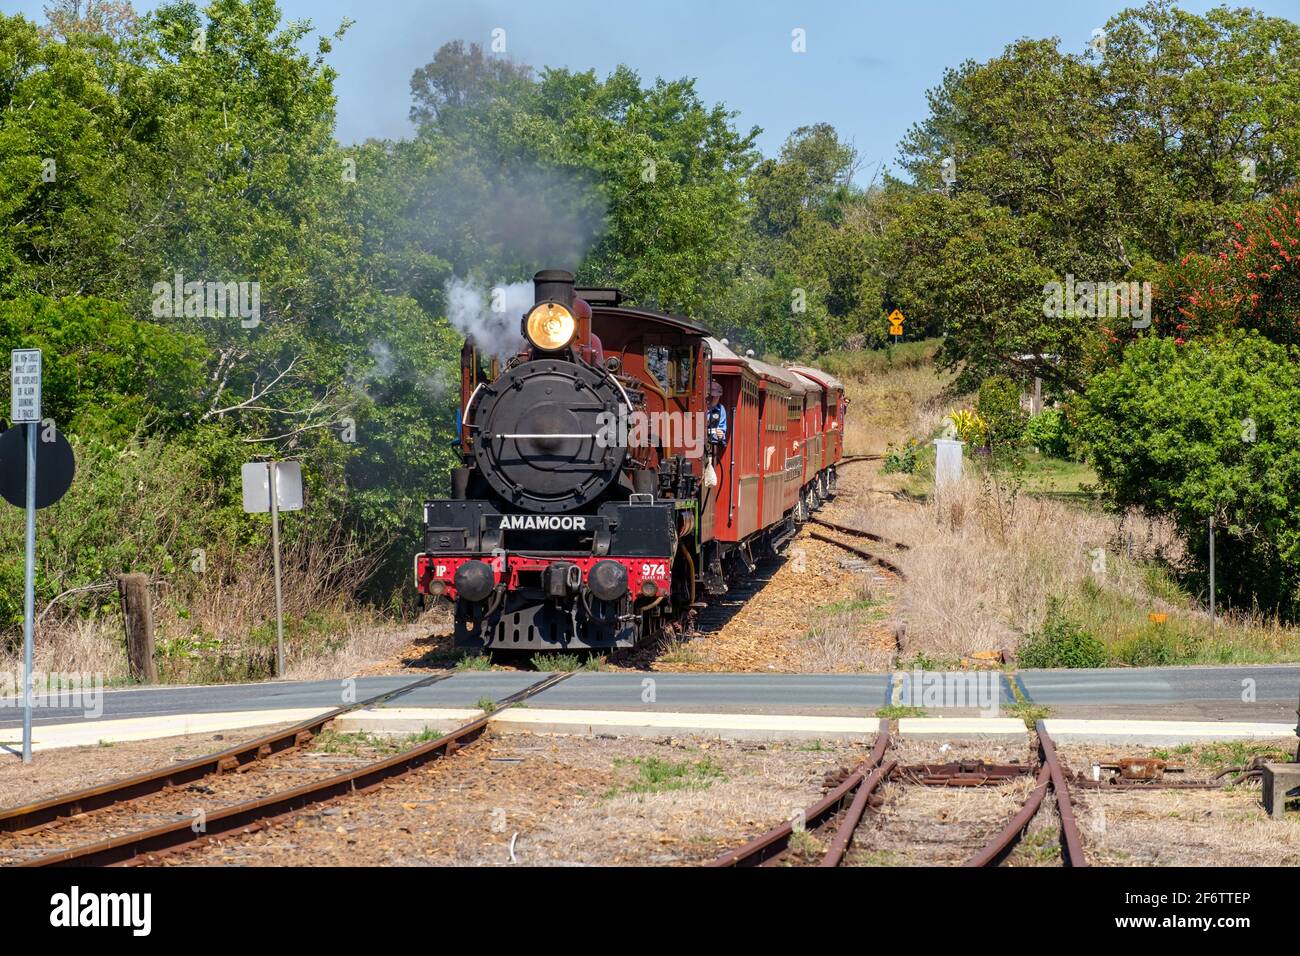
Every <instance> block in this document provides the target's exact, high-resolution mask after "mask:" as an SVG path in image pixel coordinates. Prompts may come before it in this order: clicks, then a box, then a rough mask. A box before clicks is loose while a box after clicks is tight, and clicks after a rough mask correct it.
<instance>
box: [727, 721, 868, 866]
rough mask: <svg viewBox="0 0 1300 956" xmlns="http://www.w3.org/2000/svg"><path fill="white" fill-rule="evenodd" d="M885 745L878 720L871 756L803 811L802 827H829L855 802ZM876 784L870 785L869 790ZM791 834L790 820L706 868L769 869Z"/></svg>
mask: <svg viewBox="0 0 1300 956" xmlns="http://www.w3.org/2000/svg"><path fill="white" fill-rule="evenodd" d="M889 742H890V741H889V721H888V720H884V719H882V720H881V721H880V730H879V732H878V733H877V735H876V743H875V746H874V747H873V748H872V750H871V753H870V754H869V755H868V756H867V758H866V759H865V760H863V761H862V762H861V763H860V764H858V765H857V767H855V768H854V769H853V772H852V773H850V774H849V775H848V776H847V777H845V778H844V780H843V781H842V782H841V783H840V784H839V786H837V787H835V788H834V789H832V790H831V791H830V792H829V793H827V794H826V796H824V797H822V798H821V799H820V800H818V801H817V802H816V803H814V804H813V805H812V806H810V807H808V808H807V809H806V810H804V812H803V814H802V820H803V825H804V827H806V828H807V829H811V830H817V829H821V828H823V827H826V826H829V825H830V824H831V823H832V822H833V821H834V819H835V817H836V815H838V814H839V813H840V812H841V811H842V810H844V809H845V804H846V801H847V802H849V803H853V802H856V800H857V797H858V791H860V790H861V789H862V787H863V786H865V781H866V780H867V778H868V776H869V775H871V774H872V771H873V770H875V769H876V768H877V767H878V766H879V765H880V762H881V760H883V759H884V757H885V751H886V750H887V749H888V748H889ZM878 783H879V780H877V781H876V784H878ZM876 784H873V789H874V787H875V785H876ZM850 795H852V800H850ZM869 796H870V791H868V792H866V793H863V794H862V800H863V802H864V806H865V801H866V800H867V799H868V797H869ZM859 816H861V812H859ZM793 834H794V821H792V820H787V821H786V822H784V823H782V824H779V825H778V826H775V827H773V828H772V829H770V830H768V831H767V832H766V833H764V834H763V835H762V836H759V837H755V838H754V839H753V840H750V841H749V842H748V843H746V844H744V845H743V846H739V847H736V848H735V849H733V850H728V851H727V852H726V853H724V854H722V855H721V856H719V857H718V858H717V859H715V860H712V861H710V862H709V863H708V864H707V865H708V866H711V867H725V866H773V865H775V864H776V863H778V862H780V861H781V860H782V859H784V858H785V856H786V855H787V854H788V853H789V852H790V838H791V836H792V835H793Z"/></svg>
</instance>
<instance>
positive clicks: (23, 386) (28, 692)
mask: <svg viewBox="0 0 1300 956" xmlns="http://www.w3.org/2000/svg"><path fill="white" fill-rule="evenodd" d="M9 384H10V393H9V395H10V409H9V420H10V421H11V422H12V423H13V424H15V425H17V424H18V423H20V422H21V423H22V424H23V425H24V427H25V428H26V429H27V495H26V503H27V559H26V560H27V567H26V573H25V575H24V578H23V763H31V762H32V631H33V630H34V626H35V614H36V429H37V427H38V426H39V425H40V422H41V350H40V349H14V350H13V351H12V352H11V353H10V355H9Z"/></svg>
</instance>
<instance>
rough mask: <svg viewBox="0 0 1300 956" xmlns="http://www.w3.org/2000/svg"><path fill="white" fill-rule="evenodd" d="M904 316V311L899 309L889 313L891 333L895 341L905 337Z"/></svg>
mask: <svg viewBox="0 0 1300 956" xmlns="http://www.w3.org/2000/svg"><path fill="white" fill-rule="evenodd" d="M903 318H904V317H903V313H902V312H901V311H900V310H898V309H895V310H894V311H893V312H890V313H889V334H890V335H892V336H893V337H894V341H895V342H897V341H898V340H899V339H901V338H902V337H903Z"/></svg>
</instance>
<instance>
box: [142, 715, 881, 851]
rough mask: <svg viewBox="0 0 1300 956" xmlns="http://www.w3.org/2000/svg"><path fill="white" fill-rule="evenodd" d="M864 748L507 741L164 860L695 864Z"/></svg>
mask: <svg viewBox="0 0 1300 956" xmlns="http://www.w3.org/2000/svg"><path fill="white" fill-rule="evenodd" d="M865 752H866V748H864V747H862V746H857V745H853V746H850V745H843V744H832V743H821V744H805V745H795V744H760V743H730V742H718V741H705V740H694V739H685V738H679V739H660V740H650V739H644V738H617V739H615V738H595V739H589V738H579V737H535V736H530V735H497V736H493V737H492V738H490V739H488V740H486V741H484V742H483V743H482V744H481V745H476V746H473V747H470V748H467V749H465V750H463V751H459V752H457V753H456V754H455V755H454V756H452V757H451V758H448V759H444V760H439V761H437V762H435V763H433V764H431V765H429V766H428V767H426V768H425V769H423V770H421V771H418V772H416V773H413V774H411V775H409V776H408V777H405V778H403V779H401V780H399V781H395V782H394V783H392V784H390V785H387V786H385V787H384V788H382V791H381V792H379V793H370V794H362V795H355V796H353V797H350V798H346V799H343V800H338V801H334V802H333V803H331V804H328V805H325V806H323V807H321V808H317V809H314V810H310V811H306V812H303V813H301V814H298V815H296V816H295V817H293V818H292V819H291V820H290V821H288V822H286V823H285V824H283V825H277V826H273V827H270V828H268V829H266V830H263V831H258V832H255V833H252V834H245V835H240V836H237V837H234V838H229V839H223V840H220V841H214V842H213V843H212V844H210V845H208V846H205V847H201V848H197V849H195V850H192V851H186V852H184V853H179V854H175V855H171V856H168V857H165V858H163V860H162V861H161V862H163V863H164V865H217V864H220V865H248V866H285V865H289V866H292V865H303V864H316V865H320V864H333V865H374V866H410V865H486V866H502V865H510V864H512V863H513V864H518V865H526V866H527V865H546V866H568V865H634V864H635V865H684V864H698V863H703V862H706V861H707V860H710V859H712V858H713V857H715V856H716V855H718V854H719V853H721V852H722V851H724V850H726V849H728V848H729V847H731V846H736V845H739V844H741V843H744V842H745V841H746V840H748V839H750V838H752V837H754V836H756V835H758V834H759V833H761V832H763V831H764V830H766V829H768V828H769V827H771V826H773V825H775V824H776V823H778V822H780V821H782V820H784V819H787V818H789V817H790V816H791V815H792V814H793V813H794V812H796V811H797V810H799V809H801V808H802V807H804V806H806V805H807V804H808V803H810V802H812V801H813V800H815V799H816V798H817V797H818V796H820V794H821V792H822V781H823V778H824V777H825V776H826V775H827V774H828V773H832V772H834V771H836V770H837V769H840V768H843V767H847V766H851V765H852V764H854V763H856V762H857V761H859V760H860V759H861V758H862V756H863V755H864V754H865Z"/></svg>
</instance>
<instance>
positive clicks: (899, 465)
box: [880, 439, 919, 475]
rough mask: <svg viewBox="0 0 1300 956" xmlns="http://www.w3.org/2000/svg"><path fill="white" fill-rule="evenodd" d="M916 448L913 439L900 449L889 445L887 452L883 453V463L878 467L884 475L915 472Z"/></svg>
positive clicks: (916, 445)
mask: <svg viewBox="0 0 1300 956" xmlns="http://www.w3.org/2000/svg"><path fill="white" fill-rule="evenodd" d="M918 448H919V446H918V444H917V442H916V440H915V439H910V440H908V441H907V442H905V443H904V444H903V446H902V447H901V448H895V447H894V446H893V445H890V446H889V450H888V451H886V452H885V461H884V463H883V464H882V465H881V466H880V470H881V471H882V472H883V473H884V474H886V475H890V474H895V473H902V474H905V475H910V474H912V473H913V472H915V471H916V456H917V451H918Z"/></svg>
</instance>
